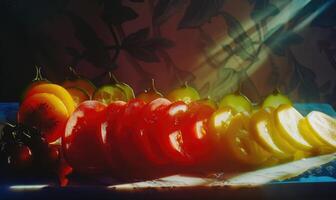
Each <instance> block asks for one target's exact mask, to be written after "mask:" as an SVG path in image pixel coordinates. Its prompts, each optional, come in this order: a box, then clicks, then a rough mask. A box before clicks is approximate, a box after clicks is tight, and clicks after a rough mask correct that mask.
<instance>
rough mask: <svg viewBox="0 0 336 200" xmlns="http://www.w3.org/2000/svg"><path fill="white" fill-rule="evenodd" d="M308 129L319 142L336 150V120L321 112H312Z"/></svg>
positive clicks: (309, 116) (307, 118) (308, 116)
mask: <svg viewBox="0 0 336 200" xmlns="http://www.w3.org/2000/svg"><path fill="white" fill-rule="evenodd" d="M306 120H307V127H308V128H309V129H310V130H311V132H312V135H314V136H315V137H316V138H317V139H318V140H319V141H321V142H322V143H324V144H327V145H329V146H330V147H332V148H334V149H336V119H334V118H332V117H330V116H328V115H326V114H324V113H322V112H319V111H312V112H310V113H309V114H308V115H307V117H306Z"/></svg>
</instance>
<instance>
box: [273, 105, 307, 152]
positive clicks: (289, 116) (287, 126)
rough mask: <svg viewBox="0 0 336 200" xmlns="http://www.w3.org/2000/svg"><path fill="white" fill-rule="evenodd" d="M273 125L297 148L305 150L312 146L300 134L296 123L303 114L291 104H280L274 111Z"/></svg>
mask: <svg viewBox="0 0 336 200" xmlns="http://www.w3.org/2000/svg"><path fill="white" fill-rule="evenodd" d="M274 117H275V120H274V122H275V127H276V128H277V129H278V131H279V133H280V135H281V136H282V137H283V138H284V139H286V140H287V141H288V143H290V144H291V145H293V146H294V147H296V148H297V149H300V150H303V151H307V150H311V149H312V148H313V146H312V145H310V144H309V143H308V142H307V141H306V140H305V139H304V137H303V136H302V135H301V133H300V131H299V128H298V124H299V121H300V120H301V119H303V116H302V115H301V114H300V113H299V112H298V111H297V110H296V109H295V108H294V107H292V106H291V105H286V104H283V105H280V106H279V107H278V108H277V109H276V110H275V112H274Z"/></svg>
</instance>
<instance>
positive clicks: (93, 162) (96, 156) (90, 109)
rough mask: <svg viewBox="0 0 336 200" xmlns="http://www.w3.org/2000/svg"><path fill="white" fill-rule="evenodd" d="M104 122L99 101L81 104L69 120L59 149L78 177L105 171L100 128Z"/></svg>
mask: <svg viewBox="0 0 336 200" xmlns="http://www.w3.org/2000/svg"><path fill="white" fill-rule="evenodd" d="M105 118H106V106H105V105H104V104H103V103H100V102H98V101H85V102H83V103H81V104H80V105H79V106H78V107H77V109H76V110H75V111H74V112H73V113H72V115H71V116H70V118H69V120H68V122H67V125H66V129H65V134H64V136H63V139H62V146H63V151H64V155H65V158H66V160H67V161H68V163H69V164H70V165H71V166H72V167H73V168H74V169H75V170H76V171H79V172H81V173H87V174H92V173H94V174H96V173H101V172H103V171H105V169H106V162H105V157H104V151H103V145H102V144H103V141H102V137H101V129H100V124H101V122H102V121H103V119H105Z"/></svg>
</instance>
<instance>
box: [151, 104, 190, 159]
mask: <svg viewBox="0 0 336 200" xmlns="http://www.w3.org/2000/svg"><path fill="white" fill-rule="evenodd" d="M187 112H188V105H187V104H185V103H184V102H183V101H177V102H174V103H172V104H171V105H170V106H168V107H167V108H166V109H165V111H164V112H162V114H161V116H160V120H159V122H158V123H157V126H156V128H157V130H160V133H159V134H156V135H155V136H154V137H153V138H155V140H156V143H157V144H159V145H160V148H161V150H162V151H163V152H164V154H165V155H166V156H167V157H168V158H169V159H170V161H171V162H173V163H175V164H178V165H180V164H187V163H189V162H190V160H191V157H190V155H188V154H187V152H185V150H184V148H183V144H184V140H183V136H182V131H183V125H184V123H183V118H184V116H185V115H186V114H187Z"/></svg>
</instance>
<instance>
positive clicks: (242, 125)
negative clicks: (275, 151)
mask: <svg viewBox="0 0 336 200" xmlns="http://www.w3.org/2000/svg"><path fill="white" fill-rule="evenodd" d="M249 126H250V117H249V116H247V115H244V114H243V113H238V114H236V115H235V116H234V117H233V118H232V120H231V123H230V126H229V127H228V129H227V132H226V134H225V137H224V139H225V142H224V144H226V145H227V148H228V151H229V153H230V154H229V155H230V156H231V157H232V158H233V159H234V160H236V161H238V162H239V163H242V164H247V165H252V166H256V165H261V164H262V163H264V162H265V161H267V160H268V159H269V158H270V156H271V154H269V153H268V152H267V151H265V150H264V149H263V148H262V147H261V146H259V144H258V143H257V142H256V141H255V140H254V139H253V136H252V135H251V133H250V130H249Z"/></svg>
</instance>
